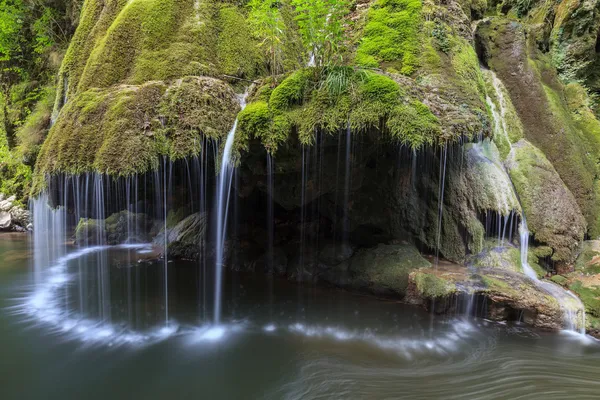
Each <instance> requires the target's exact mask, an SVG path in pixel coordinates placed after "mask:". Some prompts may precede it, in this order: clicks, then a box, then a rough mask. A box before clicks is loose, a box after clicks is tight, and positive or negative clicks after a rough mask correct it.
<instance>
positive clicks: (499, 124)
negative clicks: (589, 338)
mask: <svg viewBox="0 0 600 400" xmlns="http://www.w3.org/2000/svg"><path fill="white" fill-rule="evenodd" d="M483 72H484V73H485V74H486V75H488V77H489V80H490V81H491V83H492V87H493V89H494V94H495V96H496V99H497V100H498V105H499V108H500V109H499V110H498V107H496V104H495V103H494V102H493V101H492V99H491V98H490V97H489V96H487V97H486V101H487V104H488V106H489V108H490V110H491V112H492V117H493V120H494V121H493V122H494V134H495V135H499V136H500V137H501V138H502V139H504V140H507V141H508V143H510V141H509V137H508V123H507V120H506V115H507V109H508V107H509V103H508V100H507V99H506V97H505V96H504V91H503V86H502V82H501V81H500V79H499V78H498V77H497V76H496V74H494V72H493V71H489V70H483ZM505 173H506V172H505ZM507 175H508V174H507ZM505 226H506V223H505ZM519 233H520V239H521V266H522V268H523V273H524V274H525V275H527V276H528V277H529V278H530V279H531V280H532V281H533V282H534V283H535V284H536V285H537V286H538V287H540V288H541V289H542V290H543V291H545V292H547V293H549V294H550V295H551V296H552V297H554V298H555V299H556V300H557V301H558V303H559V304H560V307H561V309H562V311H563V313H564V323H565V327H566V328H567V329H568V330H569V331H578V332H579V333H581V334H585V307H584V305H583V303H582V302H581V300H580V299H579V298H578V297H577V296H575V295H574V294H573V293H571V292H570V291H568V290H565V289H563V288H562V287H560V286H558V285H555V284H553V283H551V282H548V281H544V280H540V279H539V278H538V276H537V273H536V272H535V270H534V269H533V268H532V267H531V265H530V264H529V261H528V255H529V229H528V227H527V220H526V218H525V213H524V212H523V214H522V217H521V226H520V228H519Z"/></svg>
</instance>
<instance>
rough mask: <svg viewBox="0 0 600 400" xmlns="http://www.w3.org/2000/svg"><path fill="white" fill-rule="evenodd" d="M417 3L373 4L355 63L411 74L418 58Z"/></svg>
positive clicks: (383, 0) (382, 1)
mask: <svg viewBox="0 0 600 400" xmlns="http://www.w3.org/2000/svg"><path fill="white" fill-rule="evenodd" d="M421 9H422V3H421V0H377V1H376V2H375V4H373V6H372V7H371V9H370V10H369V13H368V17H367V18H368V19H367V25H366V26H365V29H364V34H363V38H362V40H361V42H360V45H359V47H358V49H357V51H356V63H357V64H358V65H360V66H363V67H370V68H380V67H381V68H393V69H394V70H397V71H400V73H402V74H404V75H410V74H412V73H413V72H415V70H416V68H417V66H418V56H419V29H420V25H421V23H422V17H421Z"/></svg>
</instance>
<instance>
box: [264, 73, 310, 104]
mask: <svg viewBox="0 0 600 400" xmlns="http://www.w3.org/2000/svg"><path fill="white" fill-rule="evenodd" d="M314 79H315V71H314V70H312V69H308V68H307V69H301V70H298V71H296V72H294V73H293V74H292V75H290V76H289V77H287V78H286V79H285V80H284V81H283V82H281V84H279V85H278V86H277V87H276V88H275V89H273V91H272V93H271V97H270V98H269V106H270V107H271V109H272V110H273V111H274V112H281V111H285V110H287V109H289V108H290V107H291V106H293V105H300V104H302V103H303V102H304V99H305V96H306V95H307V94H308V93H309V90H311V89H313V88H314V84H315V83H314Z"/></svg>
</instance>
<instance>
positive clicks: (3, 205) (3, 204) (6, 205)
mask: <svg viewBox="0 0 600 400" xmlns="http://www.w3.org/2000/svg"><path fill="white" fill-rule="evenodd" d="M15 200H16V197H15V196H11V197H9V198H8V199H6V200H2V201H0V211H10V210H11V209H12V208H13V204H14V202H15Z"/></svg>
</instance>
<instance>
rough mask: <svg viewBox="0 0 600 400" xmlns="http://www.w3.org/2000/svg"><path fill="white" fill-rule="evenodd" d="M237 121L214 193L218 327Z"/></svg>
mask: <svg viewBox="0 0 600 400" xmlns="http://www.w3.org/2000/svg"><path fill="white" fill-rule="evenodd" d="M247 95H248V93H247V92H246V93H245V94H244V95H243V96H241V97H240V98H239V101H240V106H241V109H242V110H243V109H244V108H245V107H246V97H247ZM237 126H238V120H237V119H236V120H235V122H234V124H233V128H231V130H230V131H229V134H228V135H227V140H226V141H225V147H224V149H223V157H222V158H221V172H220V173H219V176H218V179H217V192H216V196H217V197H216V205H217V214H216V218H217V224H216V225H217V227H216V230H215V235H216V236H215V246H216V249H215V250H216V259H215V300H214V304H215V306H214V315H213V318H214V323H215V325H218V324H219V323H220V322H221V301H222V289H223V282H222V280H223V278H222V276H223V262H224V251H225V237H226V229H227V216H228V211H229V201H230V196H231V182H232V178H233V173H234V166H233V165H232V159H231V152H232V149H233V143H234V139H235V132H236V130H237Z"/></svg>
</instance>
